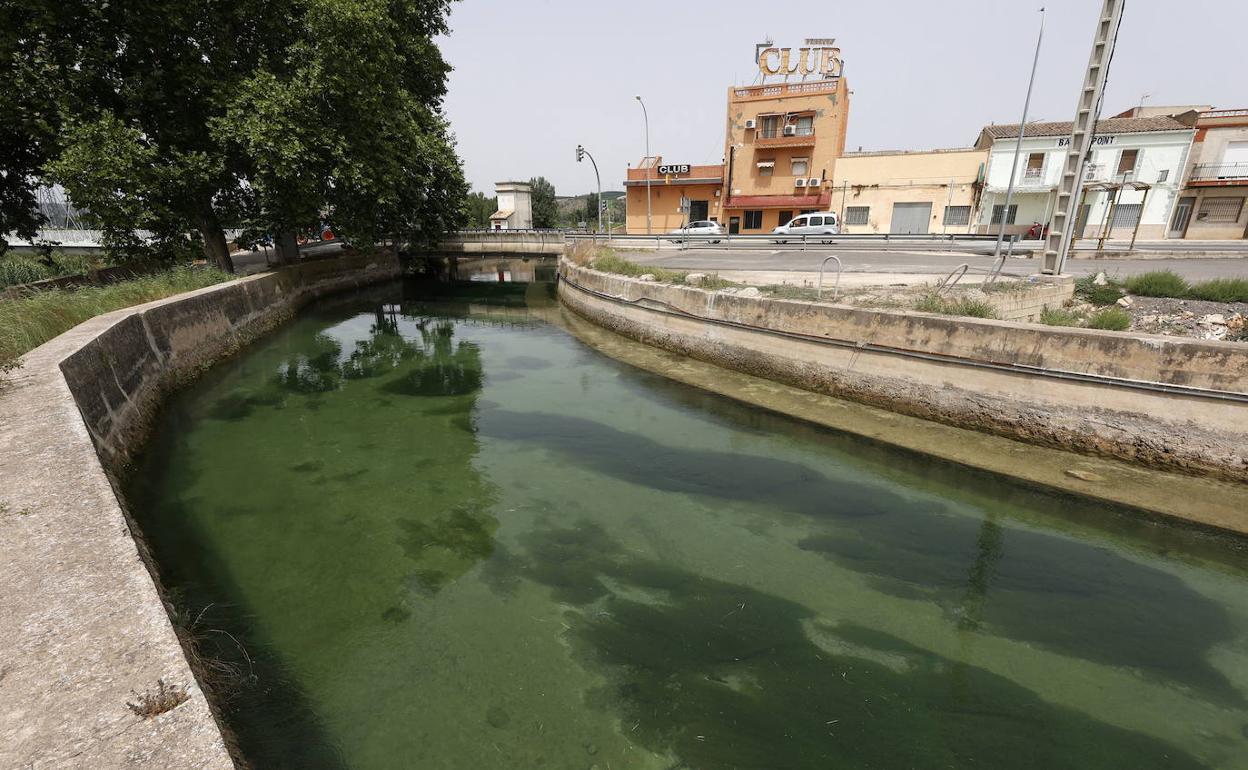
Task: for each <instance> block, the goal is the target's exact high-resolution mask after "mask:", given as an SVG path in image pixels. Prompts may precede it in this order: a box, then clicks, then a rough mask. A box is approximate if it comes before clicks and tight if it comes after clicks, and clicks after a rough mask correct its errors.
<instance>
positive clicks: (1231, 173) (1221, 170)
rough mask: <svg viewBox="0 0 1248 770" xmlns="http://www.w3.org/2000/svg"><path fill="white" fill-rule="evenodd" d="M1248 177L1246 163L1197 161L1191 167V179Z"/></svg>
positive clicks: (1199, 180) (1198, 180)
mask: <svg viewBox="0 0 1248 770" xmlns="http://www.w3.org/2000/svg"><path fill="white" fill-rule="evenodd" d="M1244 178H1248V163H1197V164H1196V165H1195V166H1193V167H1192V181H1197V182H1203V181H1208V180H1212V179H1244Z"/></svg>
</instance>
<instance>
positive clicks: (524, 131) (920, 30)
mask: <svg viewBox="0 0 1248 770" xmlns="http://www.w3.org/2000/svg"><path fill="white" fill-rule="evenodd" d="M1039 6H1040V3H1039V2H1029V1H1027V0H944V2H931V0H922V1H920V0H895V1H892V2H890V1H887V0H874V2H868V1H866V0H862V1H860V2H843V3H837V4H827V3H820V2H809V3H797V2H782V3H759V2H757V0H720V1H719V2H670V1H669V2H657V1H653V0H624V1H623V2H598V1H596V0H588V1H586V0H577V1H576V2H572V1H571V0H546V1H541V0H518V1H513V2H504V0H460V2H457V3H455V5H454V6H453V10H452V13H451V26H452V32H451V34H450V36H449V37H448V38H446V39H444V40H442V41H441V42H442V49H443V51H444V53H445V55H446V57H447V59H448V61H449V62H450V63H451V65H452V66H453V67H454V68H455V70H454V72H452V73H451V77H450V93H449V95H448V97H447V100H446V110H447V114H448V116H449V117H450V120H451V125H452V128H453V130H454V132H455V135H456V137H457V141H458V148H459V153H460V156H461V157H462V158H463V160H464V166H465V169H466V173H467V176H468V181H469V182H470V183H471V184H472V187H473V189H475V190H480V191H485V192H492V191H493V185H494V182H495V181H498V180H502V179H528V178H529V177H532V176H538V175H541V176H545V177H546V178H548V179H550V180H551V181H552V182H553V183H554V185H555V188H556V190H557V191H558V192H559V194H561V195H568V194H575V193H581V192H587V191H590V190H592V189H593V188H594V175H593V169H592V168H591V167H590V165H589V162H588V161H586V162H584V163H582V164H577V163H576V154H575V148H576V145H577V143H578V142H579V143H584V145H585V147H586V148H587V149H588V150H589V151H590V152H591V153H593V154H594V157H595V158H596V159H597V161H598V167H599V170H600V171H601V173H602V187H603V189H604V190H618V189H622V184H621V180H623V178H624V173H625V168H626V164H629V163H632V164H636V163H637V162H638V160H639V159H640V158H641V157H642V155H643V154H644V142H645V135H644V130H643V123H642V113H641V108H640V107H639V106H638V104H637V102H636V101H635V100H634V99H633V96H634V94H641V96H642V98H644V99H645V101H646V107H647V108H648V109H649V112H650V148H651V152H652V153H654V154H656V155H662V156H663V157H664V160H666V161H669V162H681V163H718V162H720V161H721V160H722V158H723V142H724V115H725V107H726V104H727V88H728V86H730V85H733V84H749V83H751V82H752V81H753V80H754V79H755V77H756V73H757V68H756V66H755V64H754V44H755V43H756V42H759V41H762V40H764V39H766V38H767V37H770V38H771V39H772V40H774V41H775V43H776V45H777V46H780V47H785V46H792V47H798V46H801V45H802V41H803V39H805V38H807V37H812V38H814V37H820V38H823V37H834V38H836V40H837V45H838V46H839V47H840V48H841V51H842V55H843V57H844V60H845V77H846V79H847V80H848V82H849V87H850V88H851V89H852V91H853V97H852V99H853V100H852V108H851V111H850V116H849V137H848V141H847V143H846V148H847V149H850V150H853V149H857V148H858V147H859V146H861V147H863V148H864V149H867V150H883V149H930V148H936V147H956V146H965V145H969V144H971V143H972V142H974V140H975V137H976V136H977V135H978V133H979V129H980V128H981V127H982V126H984V125H985V124H987V123H1015V122H1017V121H1018V118H1019V116H1020V115H1021V113H1022V108H1023V98H1024V96H1025V95H1026V88H1027V76H1028V73H1029V71H1030V68H1031V60H1032V54H1033V51H1034V45H1035V38H1036V32H1037V29H1038V27H1037V25H1038V23H1039V18H1040V17H1039V14H1038V13H1037V10H1038V8H1039ZM1046 6H1047V8H1048V12H1047V14H1046V16H1047V21H1046V28H1045V35H1044V46H1043V48H1042V50H1041V53H1040V70H1039V75H1038V76H1037V79H1036V90H1035V93H1034V95H1033V97H1032V103H1031V113H1030V116H1031V119H1043V120H1070V119H1071V117H1072V115H1073V113H1074V109H1075V101H1076V99H1077V96H1078V93H1077V91H1078V88H1079V85H1080V79H1081V77H1082V74H1083V68H1084V67H1085V66H1086V65H1087V60H1088V54H1089V51H1090V49H1091V44H1092V35H1093V32H1094V27H1095V23H1096V17H1097V14H1098V13H1099V10H1100V7H1101V3H1100V1H1099V0H1049V1H1048V2H1047V3H1046ZM1245 30H1248V0H1184V1H1183V2H1179V3H1176V2H1174V1H1173V0H1126V10H1125V12H1124V19H1123V23H1122V31H1121V34H1120V36H1119V40H1118V49H1117V53H1116V54H1115V57H1114V61H1113V66H1112V68H1111V69H1110V75H1109V88H1108V93H1107V95H1106V98H1105V110H1104V113H1103V115H1104V116H1108V115H1112V114H1114V113H1116V112H1120V111H1122V110H1124V109H1127V108H1128V107H1131V106H1133V105H1135V104H1137V103H1138V102H1139V101H1140V97H1141V96H1142V95H1143V94H1146V93H1147V94H1151V96H1149V97H1148V99H1147V100H1146V101H1145V104H1152V105H1161V104H1211V105H1214V106H1215V107H1219V108H1235V107H1248V74H1246V73H1248V51H1246V50H1245V49H1246V48H1248V39H1244V38H1243V33H1244V31H1245Z"/></svg>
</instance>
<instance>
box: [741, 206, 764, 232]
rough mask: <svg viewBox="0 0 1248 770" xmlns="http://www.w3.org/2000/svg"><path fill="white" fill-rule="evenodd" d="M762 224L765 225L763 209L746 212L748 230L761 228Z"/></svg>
mask: <svg viewBox="0 0 1248 770" xmlns="http://www.w3.org/2000/svg"><path fill="white" fill-rule="evenodd" d="M762 226H763V212H761V211H747V212H745V225H744V227H745V229H746V230H758V229H761V228H762Z"/></svg>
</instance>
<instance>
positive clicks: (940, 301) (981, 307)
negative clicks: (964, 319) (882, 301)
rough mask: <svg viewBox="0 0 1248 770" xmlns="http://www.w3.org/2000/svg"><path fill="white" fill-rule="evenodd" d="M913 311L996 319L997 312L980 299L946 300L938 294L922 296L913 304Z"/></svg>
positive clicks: (960, 298) (959, 298)
mask: <svg viewBox="0 0 1248 770" xmlns="http://www.w3.org/2000/svg"><path fill="white" fill-rule="evenodd" d="M914 309H915V310H918V311H920V312H922V313H940V314H941V315H961V316H970V317H972V318H996V317H997V312H996V310H995V309H994V308H993V307H992V305H990V304H988V303H987V302H984V301H983V300H980V299H971V298H970V297H958V298H956V299H955V298H950V299H946V298H944V297H942V296H940V295H939V294H935V293H932V294H924V295H923V296H922V297H920V298H919V300H918V301H917V302H915V303H914Z"/></svg>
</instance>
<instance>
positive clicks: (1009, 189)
mask: <svg viewBox="0 0 1248 770" xmlns="http://www.w3.org/2000/svg"><path fill="white" fill-rule="evenodd" d="M1043 41H1044V9H1043V8H1041V9H1040V34H1039V35H1038V36H1037V37H1036V54H1035V56H1034V57H1033V58H1032V60H1031V80H1030V81H1028V83H1027V98H1026V99H1024V100H1023V120H1022V122H1020V123H1019V124H1018V141H1017V142H1015V143H1014V162H1013V163H1012V164H1010V183H1009V184H1008V185H1006V187H1005V208H1004V209H1002V211H1001V229H1000V230H998V231H997V247H996V248H995V249H994V250H993V252H992V260H993V264H994V265H995V264H996V261H997V260H998V259H999V258H1000V257H1001V243H1002V241H1004V240H1005V225H1006V223H1008V222H1009V221H1010V202H1011V201H1012V200H1013V198H1014V178H1015V177H1016V176H1018V161H1019V158H1021V157H1022V154H1023V136H1024V135H1026V133H1027V111H1028V110H1029V109H1031V89H1032V88H1033V87H1034V86H1035V85H1036V66H1037V65H1038V64H1039V63H1040V43H1041V42H1043ZM951 193H952V190H951ZM989 221H991V220H989Z"/></svg>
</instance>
